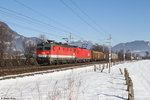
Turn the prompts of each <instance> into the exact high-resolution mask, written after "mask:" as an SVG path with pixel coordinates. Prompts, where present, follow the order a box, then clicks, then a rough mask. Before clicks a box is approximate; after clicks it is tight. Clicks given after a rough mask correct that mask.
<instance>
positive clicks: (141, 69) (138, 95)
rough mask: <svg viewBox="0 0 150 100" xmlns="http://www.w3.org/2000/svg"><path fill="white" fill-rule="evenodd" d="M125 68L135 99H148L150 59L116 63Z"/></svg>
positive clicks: (149, 92)
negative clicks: (131, 83)
mask: <svg viewBox="0 0 150 100" xmlns="http://www.w3.org/2000/svg"><path fill="white" fill-rule="evenodd" d="M116 67H120V68H122V69H123V68H127V69H128V71H129V74H130V77H131V79H132V81H133V86H134V87H133V88H134V98H135V100H150V60H143V61H138V62H133V63H125V64H121V65H116Z"/></svg>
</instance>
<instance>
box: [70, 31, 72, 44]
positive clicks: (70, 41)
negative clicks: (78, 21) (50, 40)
mask: <svg viewBox="0 0 150 100" xmlns="http://www.w3.org/2000/svg"><path fill="white" fill-rule="evenodd" d="M71 34H72V33H70V41H69V43H71V39H72V37H71Z"/></svg>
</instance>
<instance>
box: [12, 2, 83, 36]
mask: <svg viewBox="0 0 150 100" xmlns="http://www.w3.org/2000/svg"><path fill="white" fill-rule="evenodd" d="M14 1H15V2H16V3H17V4H19V5H22V6H23V7H25V8H27V9H29V10H30V11H32V12H34V13H36V14H38V15H40V16H42V17H44V18H47V19H48V20H52V21H53V22H55V23H57V24H59V25H61V26H63V27H65V28H67V29H70V28H69V27H68V26H65V25H64V24H62V23H59V22H57V21H55V20H54V19H52V18H50V17H48V16H46V15H44V14H43V13H41V12H39V11H37V10H35V9H33V8H31V7H29V6H27V5H25V4H24V3H22V2H20V1H17V0H14ZM71 33H74V32H71ZM77 33H78V34H80V33H79V32H77ZM75 35H76V34H75ZM77 36H78V37H81V36H80V35H77Z"/></svg>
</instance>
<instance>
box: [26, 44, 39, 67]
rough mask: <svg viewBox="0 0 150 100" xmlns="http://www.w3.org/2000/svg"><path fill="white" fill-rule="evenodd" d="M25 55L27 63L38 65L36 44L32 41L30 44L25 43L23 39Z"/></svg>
mask: <svg viewBox="0 0 150 100" xmlns="http://www.w3.org/2000/svg"><path fill="white" fill-rule="evenodd" d="M23 47H24V55H25V57H26V61H25V64H26V65H37V62H36V59H35V55H36V45H35V44H34V43H32V42H31V41H30V42H29V43H28V44H25V42H24V41H23Z"/></svg>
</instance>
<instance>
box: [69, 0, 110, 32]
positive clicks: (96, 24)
mask: <svg viewBox="0 0 150 100" xmlns="http://www.w3.org/2000/svg"><path fill="white" fill-rule="evenodd" d="M70 1H71V3H72V4H73V5H75V7H76V8H78V9H79V10H80V12H81V13H83V14H84V15H85V16H87V18H88V19H90V20H91V21H92V22H93V23H94V24H95V25H96V26H97V27H99V28H101V30H103V31H104V32H105V33H106V30H104V29H103V28H102V27H100V26H99V25H98V24H97V23H96V22H95V21H94V20H93V19H92V18H91V17H90V16H89V15H88V14H87V13H86V12H85V11H83V10H82V9H81V8H80V7H79V6H78V5H77V3H75V2H74V1H73V0H70ZM107 33H108V32H107Z"/></svg>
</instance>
